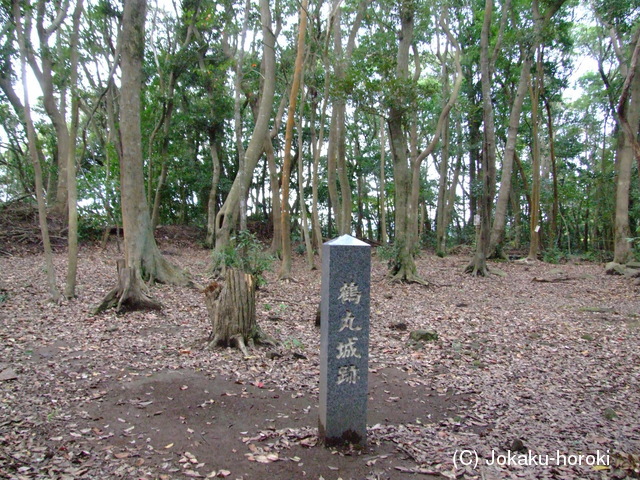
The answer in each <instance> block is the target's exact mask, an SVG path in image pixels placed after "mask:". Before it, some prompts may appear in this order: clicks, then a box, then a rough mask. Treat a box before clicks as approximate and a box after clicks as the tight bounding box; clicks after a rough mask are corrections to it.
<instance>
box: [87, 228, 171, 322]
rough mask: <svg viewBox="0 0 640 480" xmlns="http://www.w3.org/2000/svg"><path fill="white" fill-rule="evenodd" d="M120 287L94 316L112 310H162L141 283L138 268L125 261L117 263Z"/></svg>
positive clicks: (120, 260)
mask: <svg viewBox="0 0 640 480" xmlns="http://www.w3.org/2000/svg"><path fill="white" fill-rule="evenodd" d="M125 235H126V233H125ZM116 268H117V270H118V286H117V287H115V288H114V289H113V290H111V291H110V292H109V293H108V294H107V296H106V297H105V298H104V299H103V300H102V302H101V303H100V304H99V305H98V306H96V307H95V308H94V309H93V314H94V315H96V314H98V313H102V312H104V311H106V310H109V309H111V308H114V307H115V309H116V312H126V311H130V310H160V309H161V308H162V304H161V303H160V302H158V301H157V300H155V299H154V298H152V297H151V296H149V294H148V292H147V289H146V288H145V285H144V283H142V282H141V281H140V272H138V271H137V269H136V267H127V266H126V263H125V260H123V259H119V260H117V261H116Z"/></svg>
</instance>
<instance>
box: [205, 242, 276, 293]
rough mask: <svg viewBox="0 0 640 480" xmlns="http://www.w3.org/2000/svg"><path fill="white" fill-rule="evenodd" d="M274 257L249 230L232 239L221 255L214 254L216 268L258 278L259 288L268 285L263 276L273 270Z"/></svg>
mask: <svg viewBox="0 0 640 480" xmlns="http://www.w3.org/2000/svg"><path fill="white" fill-rule="evenodd" d="M273 261H274V258H273V256H271V255H269V254H268V253H266V252H265V251H264V249H263V245H262V244H261V243H260V241H258V238H257V237H256V236H255V234H253V233H251V232H249V231H248V230H243V231H241V232H238V233H237V234H236V235H235V236H234V237H232V238H231V241H230V242H229V245H228V246H227V247H226V248H225V249H224V250H223V251H222V252H220V253H217V252H214V253H213V265H214V267H215V268H223V267H227V268H237V269H239V270H242V271H243V272H245V273H249V274H251V275H253V276H254V277H255V278H256V281H257V283H258V286H261V285H264V284H266V283H267V282H266V280H265V278H264V276H263V273H264V272H265V271H268V270H270V269H271V264H272V263H273Z"/></svg>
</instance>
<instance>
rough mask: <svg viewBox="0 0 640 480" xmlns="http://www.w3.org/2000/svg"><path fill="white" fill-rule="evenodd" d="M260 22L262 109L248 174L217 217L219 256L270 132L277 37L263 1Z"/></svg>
mask: <svg viewBox="0 0 640 480" xmlns="http://www.w3.org/2000/svg"><path fill="white" fill-rule="evenodd" d="M260 18H261V22H262V37H263V55H262V69H263V81H262V92H261V95H260V108H259V113H258V117H257V118H256V123H255V126H254V128H253V133H252V135H251V140H250V141H249V145H247V149H246V151H245V172H238V175H237V176H236V178H235V179H234V181H233V185H232V186H231V190H230V191H229V194H228V195H227V199H226V200H225V202H224V204H223V205H222V208H221V209H220V211H219V212H218V214H217V216H216V252H222V251H223V250H224V248H226V246H227V245H229V241H230V239H231V231H232V230H233V229H234V228H235V226H236V223H237V221H238V215H239V212H240V198H241V196H244V197H246V196H247V193H248V191H249V183H250V182H249V181H248V179H250V178H251V175H252V174H253V171H254V170H255V168H256V165H257V164H258V160H259V159H260V156H261V155H262V151H263V148H264V138H265V136H266V135H267V132H268V131H269V120H270V118H271V110H272V107H273V97H274V94H275V87H276V76H275V75H276V67H275V63H276V60H275V57H276V55H275V43H276V42H275V36H274V33H273V31H272V29H271V11H270V10H269V1H268V0H260Z"/></svg>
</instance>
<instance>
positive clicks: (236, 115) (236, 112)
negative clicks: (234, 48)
mask: <svg viewBox="0 0 640 480" xmlns="http://www.w3.org/2000/svg"><path fill="white" fill-rule="evenodd" d="M250 6H251V5H250V1H249V0H247V1H246V3H245V6H244V19H243V21H242V32H241V33H240V45H239V47H238V59H237V62H236V78H235V99H234V106H233V121H234V126H235V133H236V152H237V154H238V172H240V173H241V174H242V175H245V165H244V162H245V153H244V145H243V144H242V115H241V114H242V112H241V110H240V94H241V93H242V78H243V68H244V65H243V64H244V43H245V39H246V37H247V28H248V23H249V9H250ZM244 181H245V182H248V179H246V178H245V180H244ZM246 229H247V196H246V195H242V196H241V197H240V230H246Z"/></svg>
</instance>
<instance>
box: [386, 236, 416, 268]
mask: <svg viewBox="0 0 640 480" xmlns="http://www.w3.org/2000/svg"><path fill="white" fill-rule="evenodd" d="M419 253H420V247H419V246H418V245H414V246H413V248H412V249H411V254H412V255H413V256H414V257H417V256H418V254H419ZM376 254H377V255H378V257H379V258H380V259H381V260H384V261H386V262H387V266H388V267H389V271H390V272H394V273H395V272H398V271H399V270H400V268H401V266H402V264H403V263H402V244H401V242H394V243H391V244H389V245H382V246H380V247H378V248H377V249H376Z"/></svg>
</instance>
